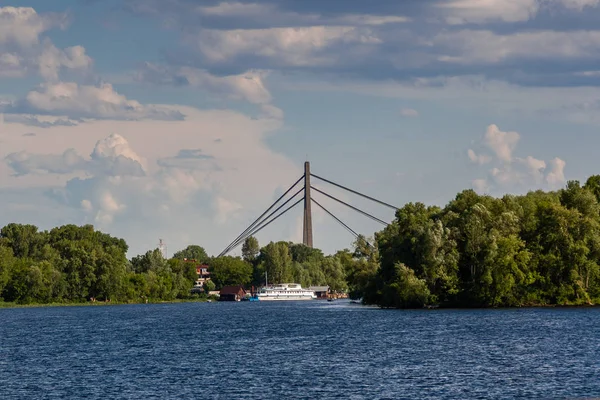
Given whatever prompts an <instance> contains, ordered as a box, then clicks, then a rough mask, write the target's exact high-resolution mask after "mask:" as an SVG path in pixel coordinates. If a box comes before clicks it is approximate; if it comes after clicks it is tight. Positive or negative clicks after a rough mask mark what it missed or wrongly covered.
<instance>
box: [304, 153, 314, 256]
mask: <svg viewBox="0 0 600 400" xmlns="http://www.w3.org/2000/svg"><path fill="white" fill-rule="evenodd" d="M310 206H311V202H310V162H308V161H306V162H305V163H304V224H303V229H302V232H303V234H302V243H304V245H305V246H308V247H311V248H312V247H313V231H312V212H311V208H310Z"/></svg>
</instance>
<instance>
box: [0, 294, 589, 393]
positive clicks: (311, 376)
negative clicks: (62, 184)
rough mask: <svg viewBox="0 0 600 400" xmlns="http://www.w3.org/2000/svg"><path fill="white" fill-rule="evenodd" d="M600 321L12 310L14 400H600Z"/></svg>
mask: <svg viewBox="0 0 600 400" xmlns="http://www.w3.org/2000/svg"><path fill="white" fill-rule="evenodd" d="M599 323H600V309H518V310H429V311H395V310H394V311H392V310H379V309H376V308H370V307H362V306H357V305H352V304H348V303H345V302H341V301H338V302H336V303H334V304H331V303H327V302H316V301H315V302H308V303H306V302H304V303H303V302H299V303H287V302H286V303H276V302H275V303H211V304H206V303H204V304H203V303H189V304H162V305H151V304H144V305H131V306H111V307H64V308H27V309H3V310H0V338H1V339H0V398H2V399H28V398H32V399H33V398H35V399H40V398H41V399H63V398H86V399H104V398H111V399H130V398H148V399H182V398H207V399H220V398H228V399H229V398H235V399H256V398H261V399H262V398H264V399H270V398H289V399H313V398H321V399H323V398H347V399H362V398H368V399H398V398H415V399H430V398H431V399H434V398H435V399H439V398H447V399H465V398H469V399H478V398H481V399H484V398H485V399H489V398H495V399H496V398H498V399H504V398H506V399H512V398H528V399H534V398H540V399H553V398H556V399H559V398H590V397H594V396H596V397H598V396H600V354H599V352H600V336H599V335H598V333H599V332H598V329H599V326H600V324H599Z"/></svg>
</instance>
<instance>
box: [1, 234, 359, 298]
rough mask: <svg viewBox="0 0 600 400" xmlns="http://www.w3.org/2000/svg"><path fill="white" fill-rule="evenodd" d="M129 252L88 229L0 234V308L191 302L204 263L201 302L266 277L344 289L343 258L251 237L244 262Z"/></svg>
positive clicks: (201, 254) (194, 249)
mask: <svg viewBox="0 0 600 400" xmlns="http://www.w3.org/2000/svg"><path fill="white" fill-rule="evenodd" d="M127 251H128V245H127V243H126V242H125V240H123V239H120V238H115V237H112V236H110V235H108V234H106V233H102V232H100V231H96V230H94V227H93V226H91V225H84V226H76V225H64V226H61V227H57V228H54V229H51V230H49V231H40V230H39V229H38V228H37V227H36V226H34V225H27V224H16V223H11V224H8V225H6V226H4V227H3V228H2V229H0V301H4V302H15V303H21V304H47V303H82V302H88V301H112V302H144V301H148V300H150V301H170V300H175V299H190V298H192V297H195V296H196V297H197V296H198V295H194V294H192V293H191V289H192V288H193V286H194V283H195V281H196V279H197V277H198V276H197V273H196V265H198V264H208V265H209V271H210V272H211V278H212V279H211V281H209V282H206V283H205V284H204V296H205V295H206V293H208V292H209V291H212V290H215V289H217V290H218V289H221V288H222V287H223V286H225V285H244V286H246V287H247V288H249V287H250V286H255V287H259V286H262V285H264V275H265V272H267V274H268V276H269V283H279V282H291V281H295V282H301V283H302V284H303V285H305V286H310V285H329V286H331V288H332V289H334V290H337V291H344V290H346V288H347V284H346V279H345V278H346V274H345V266H346V264H347V263H346V264H345V262H346V261H345V259H344V257H341V256H338V255H336V256H325V255H323V253H322V252H321V251H320V250H318V249H310V248H308V247H306V246H303V245H298V244H293V243H288V242H277V243H273V242H271V243H269V244H268V245H266V246H264V247H262V248H260V247H259V245H258V241H257V240H256V238H254V237H250V238H248V239H246V241H245V242H244V246H243V257H231V256H225V257H210V256H208V255H207V253H206V251H205V250H204V248H203V247H201V246H198V245H191V246H188V247H187V248H185V249H183V250H181V251H178V252H176V253H175V254H174V255H173V257H171V258H169V259H166V258H164V257H163V255H162V253H161V251H160V250H159V249H154V250H149V251H147V252H146V253H145V254H141V255H137V256H135V257H133V258H132V259H131V260H128V259H127V256H126V254H127ZM340 254H345V253H343V252H340ZM192 260H193V261H192ZM201 296H202V295H201Z"/></svg>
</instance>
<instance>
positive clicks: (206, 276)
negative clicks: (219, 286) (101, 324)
mask: <svg viewBox="0 0 600 400" xmlns="http://www.w3.org/2000/svg"><path fill="white" fill-rule="evenodd" d="M196 274H197V275H198V279H197V280H196V283H199V284H201V285H202V284H204V282H206V281H210V272H208V265H206V264H200V265H196Z"/></svg>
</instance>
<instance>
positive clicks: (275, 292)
mask: <svg viewBox="0 0 600 400" xmlns="http://www.w3.org/2000/svg"><path fill="white" fill-rule="evenodd" d="M257 296H258V298H259V299H260V301H265V300H314V299H316V298H317V295H316V294H315V292H314V291H312V290H309V289H303V288H302V285H300V284H299V283H281V284H278V285H271V286H265V287H263V288H262V289H261V290H260V291H259V292H258V294H257Z"/></svg>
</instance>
